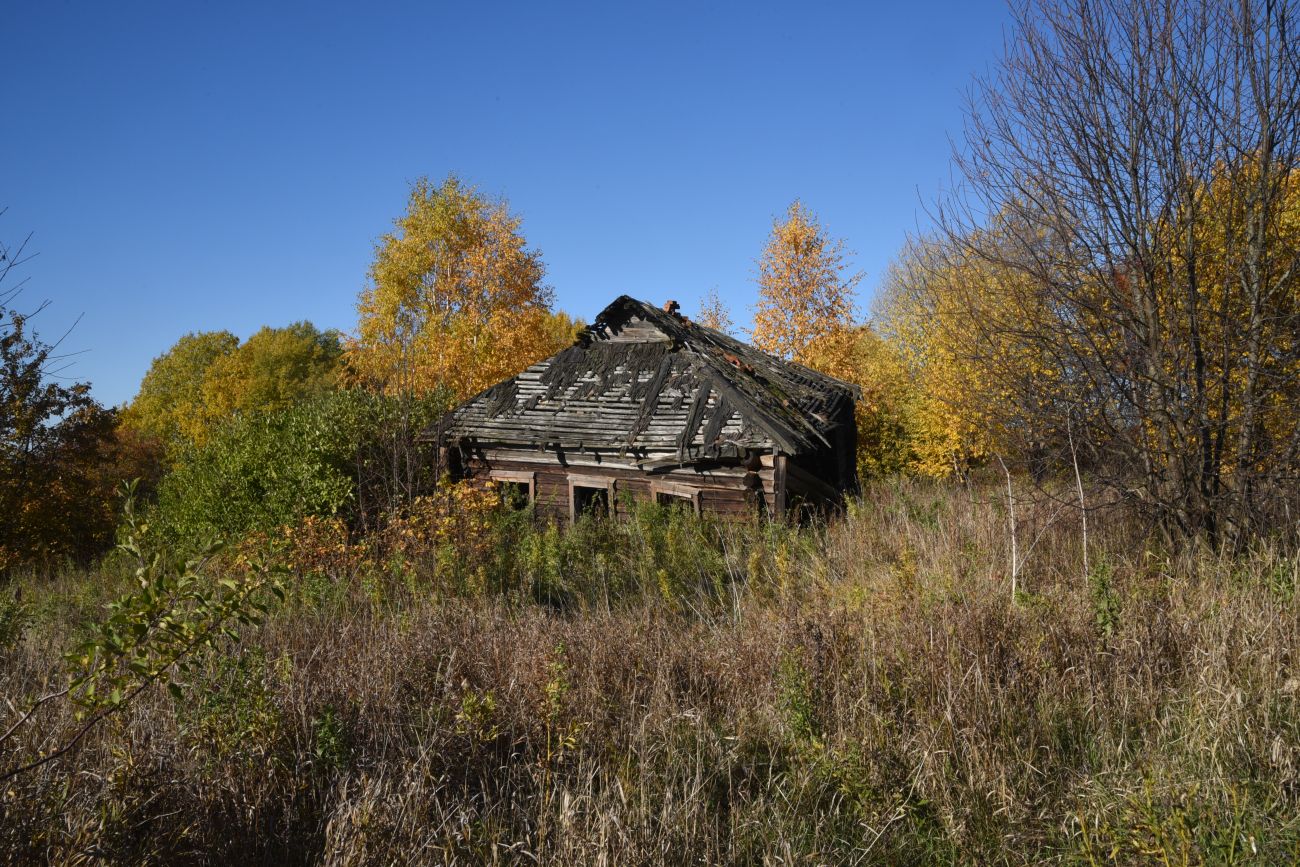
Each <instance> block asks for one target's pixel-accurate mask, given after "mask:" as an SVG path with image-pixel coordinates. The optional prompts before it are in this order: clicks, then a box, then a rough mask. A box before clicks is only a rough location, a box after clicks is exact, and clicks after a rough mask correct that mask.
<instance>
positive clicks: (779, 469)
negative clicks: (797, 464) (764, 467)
mask: <svg viewBox="0 0 1300 867" xmlns="http://www.w3.org/2000/svg"><path fill="white" fill-rule="evenodd" d="M785 461H786V457H785V455H776V456H775V458H774V459H773V461H772V512H773V515H774V517H777V518H779V519H780V520H782V521H784V520H785V519H786V514H785Z"/></svg>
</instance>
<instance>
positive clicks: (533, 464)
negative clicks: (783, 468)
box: [455, 449, 776, 521]
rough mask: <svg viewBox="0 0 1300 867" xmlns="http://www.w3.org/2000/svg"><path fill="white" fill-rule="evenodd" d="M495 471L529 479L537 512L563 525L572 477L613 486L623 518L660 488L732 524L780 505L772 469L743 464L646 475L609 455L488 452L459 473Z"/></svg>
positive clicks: (470, 476) (482, 475)
mask: <svg viewBox="0 0 1300 867" xmlns="http://www.w3.org/2000/svg"><path fill="white" fill-rule="evenodd" d="M494 473H496V474H498V476H499V477H500V478H502V479H508V480H512V481H519V480H520V479H521V478H528V479H530V480H531V481H532V485H533V498H534V504H535V508H536V510H537V514H538V515H539V516H541V517H544V518H547V519H553V520H559V521H567V520H569V516H570V499H569V489H570V482H571V481H572V480H573V479H574V478H578V479H581V480H583V481H584V482H588V483H590V482H593V481H594V480H597V479H599V480H608V481H610V482H612V485H613V496H612V497H611V503H612V504H613V508H614V514H615V516H616V517H622V516H623V515H624V514H625V512H626V509H627V503H626V499H627V498H629V497H630V498H631V499H632V500H633V501H635V502H647V501H649V500H650V499H651V498H652V497H653V496H654V495H655V493H656V492H657V491H658V490H665V492H667V491H668V490H671V491H672V492H673V493H677V494H681V493H688V492H689V493H694V494H696V501H697V502H698V504H699V509H700V510H701V511H702V512H710V513H712V514H715V515H718V516H719V517H722V518H725V519H729V520H747V519H751V518H754V517H757V516H758V515H759V514H761V513H763V512H764V511H765V512H766V513H767V514H772V513H773V511H774V508H775V502H776V489H775V478H774V473H773V470H772V467H771V466H770V465H769V466H757V467H756V468H755V469H752V470H751V469H747V468H746V467H745V466H743V465H742V463H741V462H740V461H733V462H719V463H716V464H710V465H704V466H698V465H692V466H686V467H670V468H663V467H661V468H658V469H657V470H656V471H654V472H647V471H646V470H645V469H643V468H641V467H638V466H636V465H635V464H633V463H631V462H627V461H619V460H616V459H611V458H610V457H607V456H596V455H591V454H584V455H576V456H566V457H565V461H564V463H561V462H560V461H559V458H558V456H557V455H556V454H555V453H554V452H550V451H548V452H539V451H534V450H523V449H519V450H511V449H484V450H480V451H478V452H475V453H472V454H469V455H466V456H464V457H463V458H462V460H461V461H460V466H459V469H458V471H457V473H456V474H455V475H456V477H457V478H461V479H466V480H470V481H480V482H484V483H486V482H488V481H490V480H491V479H492V478H493V474H494Z"/></svg>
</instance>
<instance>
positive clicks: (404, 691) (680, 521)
mask: <svg viewBox="0 0 1300 867" xmlns="http://www.w3.org/2000/svg"><path fill="white" fill-rule="evenodd" d="M1057 510H1058V507H1056V506H1054V505H1052V504H1050V503H1044V504H1042V505H1040V506H1039V507H1037V508H1036V509H1035V508H1031V507H1029V506H1025V505H1022V507H1021V508H1020V514H1021V522H1020V524H1019V526H1018V532H1019V533H1020V534H1021V536H1022V538H1021V540H1020V541H1021V548H1022V549H1024V548H1026V547H1028V545H1029V544H1030V542H1031V541H1036V545H1035V546H1034V547H1033V549H1032V553H1031V554H1030V555H1029V557H1028V558H1027V559H1026V561H1025V562H1024V564H1023V568H1022V569H1021V570H1020V572H1021V574H1020V578H1021V580H1022V582H1023V583H1022V586H1023V588H1024V590H1025V592H1024V593H1023V594H1021V595H1020V596H1019V597H1018V598H1016V599H1012V598H1011V593H1010V583H1009V563H1008V559H1007V558H1008V545H1007V542H1008V522H1007V514H1006V510H1005V508H1004V507H1003V506H1002V505H1000V504H999V501H998V499H997V497H996V496H995V495H990V497H989V499H987V500H985V499H983V498H982V497H981V496H980V495H979V494H978V492H976V493H972V492H971V491H968V490H965V489H959V488H950V487H945V486H929V485H922V484H916V483H899V484H893V485H882V486H879V487H877V488H874V489H872V490H871V491H869V492H868V493H867V494H866V496H865V498H864V499H863V500H862V501H861V502H860V503H857V504H855V505H854V508H853V509H852V513H851V514H850V515H849V516H848V517H847V518H845V519H844V520H842V521H838V522H836V523H833V524H832V525H831V526H829V527H825V528H812V529H804V530H787V529H783V528H776V527H751V528H717V527H707V526H706V527H700V526H698V525H696V524H694V522H692V521H689V520H688V519H686V518H684V517H681V516H675V515H673V514H670V513H669V514H665V513H662V512H655V513H653V514H647V515H646V516H642V517H640V518H638V520H637V521H635V522H633V523H632V524H627V525H620V526H615V527H584V528H581V529H579V530H578V531H576V532H575V533H572V534H569V535H567V536H564V535H560V534H555V533H549V532H547V531H544V530H534V529H530V528H528V527H526V526H522V525H521V524H519V523H518V522H515V523H510V522H509V521H505V522H503V523H502V524H501V525H499V526H498V527H497V528H496V529H494V530H493V532H494V533H497V534H499V538H497V539H496V540H495V544H494V547H493V550H491V551H485V552H483V553H482V555H481V556H482V559H481V560H480V561H478V562H468V561H467V560H466V559H465V558H460V559H457V558H455V557H451V556H449V555H447V554H446V552H443V553H442V554H441V555H431V556H428V557H414V556H410V555H409V553H408V554H407V555H406V556H403V557H400V558H393V557H386V558H383V559H382V560H376V559H373V558H372V559H371V560H370V561H357V560H356V559H355V558H352V559H348V560H347V563H348V565H347V566H346V567H345V568H344V567H340V568H339V569H338V570H336V571H332V572H331V571H329V570H324V571H318V572H313V573H311V574H304V575H302V576H301V577H300V578H299V579H298V587H297V592H295V593H294V594H292V595H291V598H290V601H289V603H288V604H287V605H286V606H285V607H284V608H283V609H282V610H280V611H279V612H277V613H276V614H275V615H274V616H273V617H272V618H271V619H270V620H269V621H268V622H267V623H266V624H265V625H264V626H262V627H260V628H258V629H256V630H250V631H248V632H247V633H246V634H245V635H244V636H243V641H242V642H241V643H240V644H239V645H232V646H231V647H230V648H229V649H228V652H225V653H222V654H214V655H213V656H211V657H210V658H209V659H208V660H207V662H206V663H205V666H204V668H203V671H202V675H201V677H199V678H196V679H195V681H194V682H193V683H191V684H190V685H189V686H188V688H187V690H186V691H185V693H184V698H183V700H181V701H177V700H175V699H173V698H172V697H171V696H170V695H168V694H167V693H166V692H165V691H161V690H160V691H158V692H157V693H151V694H149V695H148V698H147V700H144V701H141V702H139V703H137V704H136V705H134V706H132V707H130V708H129V709H128V710H127V711H126V712H125V713H123V714H122V715H120V716H119V717H115V718H113V719H112V720H111V721H110V722H109V723H108V724H106V725H105V726H104V727H103V728H101V729H100V730H98V731H97V732H95V734H94V735H93V736H92V737H91V738H90V739H88V741H87V742H86V743H85V745H84V746H83V747H82V748H81V749H80V750H78V751H77V752H76V753H75V754H74V755H73V756H71V757H70V758H67V759H65V760H62V761H60V762H58V763H55V764H51V765H47V766H45V767H43V768H41V769H40V770H38V771H36V772H33V773H32V774H30V775H27V776H26V777H24V778H21V779H19V780H16V781H14V782H12V783H11V784H10V785H9V787H8V790H7V791H4V792H2V793H0V852H2V853H3V855H4V857H5V859H6V860H8V861H11V862H29V863H38V862H58V863H110V862H111V863H211V862H220V861H225V862H229V863H276V864H280V863H328V864H371V863H398V864H404V863H551V864H587V863H590V864H682V863H699V864H758V863H774V864H775V863H849V864H852V863H882V864H895V863H904V864H907V863H912V864H929V863H936V862H941V863H947V862H963V863H980V864H985V863H1004V864H1025V863H1042V862H1067V863H1103V862H1111V861H1119V862H1124V863H1168V864H1183V863H1258V864H1278V863H1290V862H1292V861H1294V860H1296V859H1297V854H1298V853H1300V818H1297V817H1298V816H1300V657H1298V656H1297V653H1298V652H1300V601H1297V600H1296V595H1295V589H1296V585H1297V580H1298V576H1297V562H1298V561H1297V559H1296V556H1295V552H1294V551H1292V550H1283V549H1282V548H1280V547H1279V546H1276V545H1270V544H1268V543H1265V542H1261V543H1260V544H1259V545H1258V546H1257V547H1256V548H1255V549H1254V550H1252V551H1251V552H1250V553H1249V554H1248V555H1246V556H1244V557H1241V558H1237V559H1233V560H1223V559H1220V558H1219V557H1218V556H1217V555H1216V554H1215V553H1214V552H1212V551H1208V550H1201V549H1197V548H1195V547H1191V548H1189V549H1187V550H1183V551H1178V552H1168V551H1163V550H1160V549H1159V548H1158V547H1157V546H1156V545H1155V544H1154V542H1152V541H1151V540H1149V539H1147V538H1146V537H1145V535H1144V534H1143V533H1141V532H1140V528H1135V527H1133V526H1131V525H1130V524H1129V523H1128V522H1127V521H1125V520H1124V518H1123V517H1122V516H1120V515H1111V516H1106V515H1097V516H1094V521H1093V527H1092V528H1091V530H1092V539H1093V546H1092V549H1091V551H1090V565H1091V569H1090V570H1089V571H1088V572H1086V573H1085V572H1084V570H1083V568H1082V557H1081V550H1080V544H1079V532H1078V531H1079V527H1078V525H1077V520H1076V519H1075V518H1074V517H1072V516H1071V515H1069V514H1068V513H1059V514H1058V511H1057ZM1053 515H1055V516H1056V517H1055V518H1053V517H1052V516H1053ZM95 580H96V577H95V576H93V575H88V576H82V577H81V578H80V579H64V580H63V581H62V582H61V583H60V584H59V585H57V586H56V587H55V588H54V589H53V590H49V591H47V592H45V593H44V594H42V592H40V591H39V590H38V589H37V588H35V587H32V586H28V587H25V588H24V597H23V598H24V600H25V601H24V603H23V604H24V605H25V606H30V607H29V608H28V609H27V614H26V615H25V620H24V622H23V623H22V624H20V626H19V627H18V628H16V629H15V630H10V631H11V633H12V634H11V635H10V637H9V639H7V646H6V647H5V649H4V650H3V651H0V653H2V654H3V655H2V656H0V694H3V695H5V696H8V697H10V698H11V699H12V700H14V701H15V702H16V703H17V702H20V700H21V697H23V696H28V695H32V694H35V693H37V692H39V691H40V690H41V689H43V688H44V687H45V686H46V685H47V684H49V683H51V682H53V678H55V677H56V676H57V672H58V662H57V656H58V653H59V651H60V650H61V649H62V648H63V647H65V646H67V645H68V644H69V643H70V642H71V641H72V640H73V638H74V637H75V635H76V633H77V631H78V629H79V623H80V622H81V620H80V619H81V618H84V617H86V616H87V615H88V612H90V611H93V610H94V604H95V601H96V598H97V596H100V595H104V594H105V593H107V591H96V588H95V584H94V582H95ZM79 594H80V595H79ZM11 607H12V603H11ZM72 725H73V721H72V719H71V716H70V712H68V711H66V710H64V709H55V710H54V711H52V712H51V713H50V714H48V715H46V716H44V717H42V718H41V719H40V721H39V725H38V726H37V727H35V728H34V729H33V730H32V731H31V732H30V733H29V734H28V735H27V736H26V737H27V739H26V742H25V743H26V746H25V748H26V749H29V750H30V749H35V748H36V744H37V741H38V739H39V738H40V737H45V736H50V735H51V734H57V733H58V732H59V731H60V730H66V729H68V728H70V727H71V726H72Z"/></svg>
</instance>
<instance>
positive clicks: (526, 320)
mask: <svg viewBox="0 0 1300 867" xmlns="http://www.w3.org/2000/svg"><path fill="white" fill-rule="evenodd" d="M395 225H396V227H397V231H396V232H393V233H390V234H387V235H384V236H383V237H382V238H381V239H380V241H379V244H378V245H377V246H376V248H375V261H374V264H373V265H372V266H371V269H370V286H369V287H368V288H366V289H365V291H363V292H362V293H361V297H360V300H359V301H358V304H357V310H358V314H359V321H358V326H357V336H356V340H355V341H354V342H353V343H352V345H351V346H350V347H349V352H348V356H349V358H348V360H349V366H350V368H351V370H352V372H353V374H354V375H355V376H356V377H357V378H359V379H360V380H362V381H363V382H365V383H368V384H371V385H373V386H376V387H378V388H381V389H383V390H385V391H389V392H410V393H414V394H427V393H430V392H432V391H434V390H435V389H439V388H445V389H449V390H450V391H451V392H452V393H453V394H454V395H455V396H456V397H457V398H465V397H468V396H470V395H473V394H475V393H477V392H479V391H481V390H483V389H484V388H486V387H488V386H490V385H492V384H494V383H496V382H498V381H500V380H502V379H505V378H508V377H510V376H513V375H514V374H516V373H518V372H519V371H520V370H522V369H523V368H525V367H527V366H528V365H529V364H532V363H533V362H535V361H538V360H540V359H542V358H545V357H546V356H548V355H551V354H553V353H554V352H557V351H558V350H559V349H561V348H563V347H564V346H566V345H568V344H569V343H570V342H571V340H572V331H573V323H572V321H570V320H569V319H568V317H565V316H563V315H562V314H561V315H557V314H554V313H552V312H551V303H552V292H551V290H550V288H549V287H547V286H546V285H544V284H543V283H542V277H543V276H544V274H545V267H544V266H543V264H542V260H541V256H540V254H539V253H538V252H537V251H536V250H530V249H528V247H527V246H526V244H525V241H524V238H523V236H522V235H521V234H520V232H519V228H520V220H519V218H518V217H515V216H513V215H512V214H510V212H509V210H508V209H507V206H506V204H505V203H504V202H490V201H488V200H487V199H485V198H484V197H482V196H481V195H480V194H479V193H478V192H477V191H476V190H475V189H474V188H472V187H468V186H466V185H464V184H463V183H461V181H459V180H458V179H457V178H455V177H454V176H453V177H448V178H447V180H445V181H444V182H443V183H442V184H441V185H440V186H434V185H433V184H431V183H430V182H429V180H428V179H421V180H419V181H417V182H416V184H415V186H414V187H413V188H412V190H411V195H410V200H409V202H408V205H407V210H406V213H405V214H403V215H402V216H401V217H399V218H398V219H397V220H396V221H395Z"/></svg>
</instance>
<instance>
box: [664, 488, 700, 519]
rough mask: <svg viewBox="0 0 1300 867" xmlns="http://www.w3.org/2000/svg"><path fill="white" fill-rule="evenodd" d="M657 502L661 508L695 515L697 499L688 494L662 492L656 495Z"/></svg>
mask: <svg viewBox="0 0 1300 867" xmlns="http://www.w3.org/2000/svg"><path fill="white" fill-rule="evenodd" d="M655 502H656V503H658V504H659V505H661V506H667V507H669V508H676V509H682V510H684V511H687V512H690V513H692V514H694V513H695V498H694V497H692V496H690V495H688V494H669V493H667V492H665V491H660V492H659V493H657V494H655Z"/></svg>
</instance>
